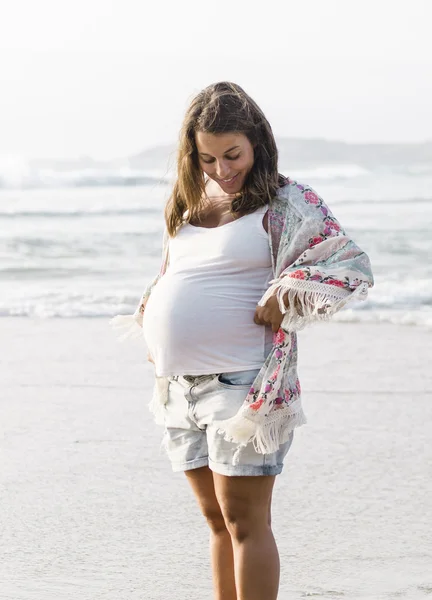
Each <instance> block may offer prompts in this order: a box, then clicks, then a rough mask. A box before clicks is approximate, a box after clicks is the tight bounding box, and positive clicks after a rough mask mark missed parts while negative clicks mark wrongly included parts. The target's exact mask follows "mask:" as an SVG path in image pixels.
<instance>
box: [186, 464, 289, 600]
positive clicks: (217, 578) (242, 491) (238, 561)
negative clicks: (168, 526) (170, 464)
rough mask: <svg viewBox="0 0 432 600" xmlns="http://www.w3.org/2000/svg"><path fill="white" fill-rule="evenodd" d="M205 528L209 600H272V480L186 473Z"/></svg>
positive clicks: (275, 575) (275, 581) (275, 578)
mask: <svg viewBox="0 0 432 600" xmlns="http://www.w3.org/2000/svg"><path fill="white" fill-rule="evenodd" d="M186 476H187V477H188V479H189V481H190V483H191V485H192V489H193V490H194V492H195V495H196V497H197V500H198V504H199V506H200V508H201V511H202V512H203V514H204V516H205V517H206V519H207V522H208V524H209V526H210V532H211V533H210V536H211V537H210V539H211V554H212V569H213V581H214V589H215V600H276V598H277V592H278V587H279V555H278V551H277V547H276V543H275V540H274V537H273V533H272V530H271V522H270V521H271V520H270V509H271V495H272V490H273V485H274V480H275V477H226V476H224V475H219V474H217V473H213V472H212V471H211V470H210V469H209V468H208V467H203V468H201V469H194V470H192V471H186Z"/></svg>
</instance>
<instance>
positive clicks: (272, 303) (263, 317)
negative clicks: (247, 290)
mask: <svg viewBox="0 0 432 600" xmlns="http://www.w3.org/2000/svg"><path fill="white" fill-rule="evenodd" d="M283 318H284V316H283V314H282V313H281V311H280V308H279V302H278V300H277V298H276V296H271V297H270V298H269V299H268V300H267V302H266V303H265V305H264V306H257V307H256V309H255V316H254V322H255V323H256V324H257V325H271V328H272V330H273V333H276V332H277V331H278V330H279V327H280V326H281V323H282V321H283Z"/></svg>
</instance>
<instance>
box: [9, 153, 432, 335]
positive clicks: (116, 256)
mask: <svg viewBox="0 0 432 600" xmlns="http://www.w3.org/2000/svg"><path fill="white" fill-rule="evenodd" d="M283 172H284V173H285V174H287V175H289V176H290V177H292V178H294V179H296V180H298V181H301V182H302V183H308V184H309V185H312V186H313V187H314V188H315V190H316V191H317V192H318V193H319V194H320V195H321V196H322V197H323V198H324V200H325V201H326V202H327V204H328V205H329V206H330V208H331V210H332V211H333V213H334V214H335V216H336V217H337V218H338V219H339V221H340V222H341V223H342V225H343V227H344V228H345V229H346V230H347V232H348V233H349V234H350V235H351V236H352V237H353V239H354V240H355V241H356V242H357V243H358V244H359V246H360V247H361V248H362V249H363V250H364V251H365V252H366V253H367V254H368V255H369V257H370V259H371V262H372V265H373V270H374V275H375V287H374V289H372V290H371V291H370V295H369V299H368V301H367V302H365V303H361V304H358V305H357V306H355V307H352V308H347V309H345V310H343V311H341V313H340V314H338V315H337V316H336V319H337V320H340V321H352V322H365V321H367V322H374V323H383V322H390V323H397V324H406V325H417V326H420V327H424V328H430V327H431V326H432V261H431V260H430V258H431V257H432V173H431V172H430V171H429V170H426V169H423V170H422V169H417V170H416V169H406V170H405V171H401V170H397V169H395V170H393V171H392V170H391V169H389V168H387V169H381V170H380V169H374V170H367V169H365V168H360V167H358V166H356V165H340V166H335V165H333V166H331V167H321V168H320V167H315V168H314V169H303V170H301V169H300V170H297V171H294V172H292V171H291V172H287V171H286V170H283ZM120 175H121V174H119V177H118V180H116V184H115V185H113V184H112V179H111V185H106V184H105V185H104V180H100V179H99V180H98V179H92V180H89V179H88V177H87V179H83V178H82V179H81V180H80V183H79V185H77V186H76V187H73V186H69V187H58V183H59V182H54V184H53V183H52V182H51V185H46V186H45V187H39V188H36V189H35V188H27V189H19V188H17V187H15V188H14V187H13V186H12V187H11V186H9V187H6V189H0V283H1V287H2V293H1V295H0V317H11V316H12V317H15V316H16V317H35V318H43V319H47V318H76V317H95V318H96V317H104V318H109V317H111V316H113V315H116V314H119V313H124V314H127V313H130V312H131V311H133V310H134V309H135V307H136V305H137V303H138V301H139V299H140V296H141V293H142V291H143V289H144V287H145V285H146V283H147V281H148V280H149V279H150V278H151V277H153V276H154V275H155V274H156V273H157V272H158V269H159V263H160V253H161V241H162V231H163V207H164V204H165V201H166V199H167V197H168V195H169V191H170V186H169V184H168V183H167V182H166V181H164V180H163V179H159V181H158V179H157V178H156V177H154V173H151V174H150V175H151V176H149V177H148V179H147V180H145V179H143V178H141V179H140V182H142V181H143V180H144V181H148V183H144V184H142V183H140V184H139V185H130V181H131V180H130V178H129V180H128V182H129V185H121V181H124V180H122V179H121V177H120ZM119 182H120V183H119ZM90 183H91V185H90ZM56 184H57V185H56Z"/></svg>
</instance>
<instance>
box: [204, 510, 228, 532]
mask: <svg viewBox="0 0 432 600" xmlns="http://www.w3.org/2000/svg"><path fill="white" fill-rule="evenodd" d="M202 512H203V515H204V517H205V520H206V521H207V524H208V526H209V527H210V529H211V531H212V532H213V533H215V534H220V533H226V532H227V528H226V525H225V519H224V517H223V514H222V512H221V510H220V508H219V507H218V508H216V507H211V508H210V507H209V508H206V509H203V511H202Z"/></svg>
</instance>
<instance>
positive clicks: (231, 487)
mask: <svg viewBox="0 0 432 600" xmlns="http://www.w3.org/2000/svg"><path fill="white" fill-rule="evenodd" d="M275 479H276V477H275V476H265V477H242V476H240V477H229V476H225V475H220V474H218V473H213V480H214V489H215V495H216V498H217V502H218V504H219V506H220V509H221V511H222V514H223V517H224V521H225V524H226V526H227V528H228V529H230V530H231V531H232V532H234V533H235V534H236V535H237V536H240V537H242V536H247V535H248V534H249V533H251V532H252V531H255V530H256V529H261V528H263V527H267V526H269V525H270V520H271V516H270V515H271V501H272V493H273V487H274V483H275Z"/></svg>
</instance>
